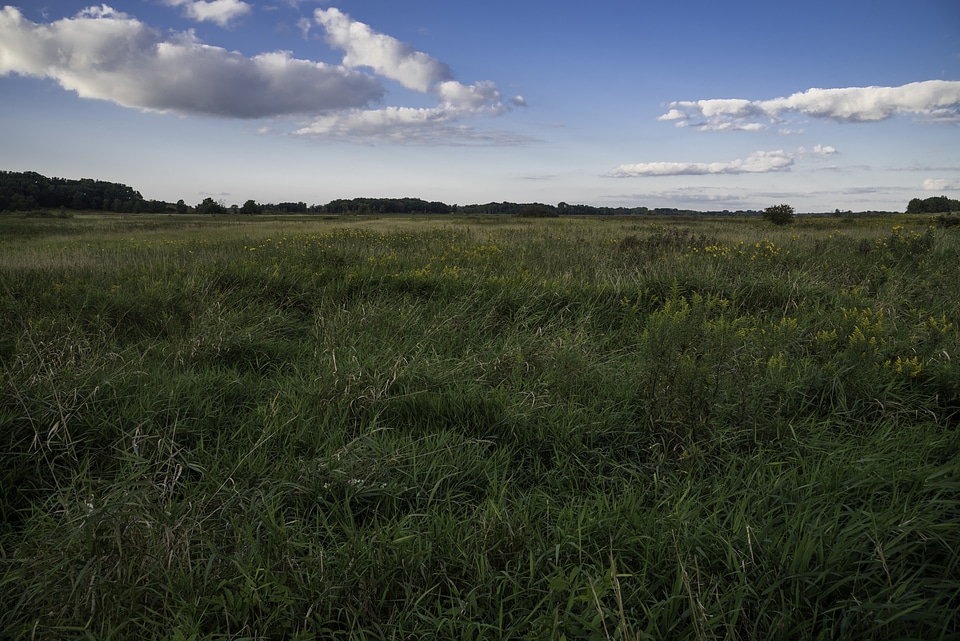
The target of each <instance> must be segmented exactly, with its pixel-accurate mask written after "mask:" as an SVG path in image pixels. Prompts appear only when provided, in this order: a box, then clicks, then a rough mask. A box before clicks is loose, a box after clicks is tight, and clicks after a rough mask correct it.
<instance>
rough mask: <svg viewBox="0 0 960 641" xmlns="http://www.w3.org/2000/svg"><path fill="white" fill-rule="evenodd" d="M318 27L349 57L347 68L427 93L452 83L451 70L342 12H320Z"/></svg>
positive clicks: (333, 44) (345, 58) (317, 11)
mask: <svg viewBox="0 0 960 641" xmlns="http://www.w3.org/2000/svg"><path fill="white" fill-rule="evenodd" d="M313 16H314V18H315V19H316V21H317V24H319V25H320V26H322V27H323V28H324V29H325V30H326V32H327V42H328V43H329V44H330V45H331V46H334V47H337V48H338V49H343V50H344V52H345V55H344V57H343V64H344V65H346V66H347V67H370V68H371V69H373V70H374V72H376V73H377V74H379V75H381V76H384V77H385V78H390V79H391V80H396V81H397V82H399V83H400V84H401V85H403V86H404V87H406V88H407V89H413V90H414V91H422V92H426V91H428V90H429V89H430V87H432V86H433V85H434V84H435V83H438V82H442V81H445V80H452V79H453V74H452V73H451V72H450V68H449V67H448V66H447V65H445V64H444V63H442V62H440V61H439V60H437V59H435V58H431V57H430V56H428V55H427V54H425V53H422V52H420V51H416V50H415V49H414V48H413V47H411V46H410V45H408V44H406V43H403V42H400V41H399V40H397V39H396V38H393V37H391V36H388V35H385V34H382V33H377V32H376V31H374V30H373V29H371V28H370V27H369V26H368V25H366V24H364V23H362V22H358V21H356V20H353V19H352V18H350V16H348V15H347V14H345V13H343V12H341V11H340V10H338V9H332V8H331V9H317V10H316V11H315V12H314V14H313Z"/></svg>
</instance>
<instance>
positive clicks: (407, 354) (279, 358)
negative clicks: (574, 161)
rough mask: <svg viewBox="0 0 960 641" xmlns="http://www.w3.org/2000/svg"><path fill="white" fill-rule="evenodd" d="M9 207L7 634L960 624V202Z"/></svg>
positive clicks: (1, 571)
mask: <svg viewBox="0 0 960 641" xmlns="http://www.w3.org/2000/svg"><path fill="white" fill-rule="evenodd" d="M934 222H935V221H934V219H931V218H929V217H927V216H923V215H912V216H906V215H903V216H878V217H872V218H868V217H864V218H853V217H851V218H840V217H838V218H812V219H804V218H801V219H798V220H797V222H796V223H795V224H793V225H788V226H783V227H774V226H772V225H770V224H769V223H765V222H764V221H762V220H760V219H759V218H756V219H752V218H751V219H706V218H703V219H698V218H689V219H680V218H659V219H658V218H616V219H614V218H593V219H576V218H559V219H541V220H535V219H520V218H505V217H495V216H488V217H473V218H471V217H455V216H446V217H406V218H403V217H381V218H377V217H355V218H350V217H326V218H322V217H307V216H303V217H286V218H283V217H249V218H243V219H240V218H227V217H221V218H210V217H208V218H201V217H188V216H162V215H154V216H148V215H143V216H128V217H125V218H120V217H116V216H109V215H79V216H76V217H73V218H64V219H58V218H26V217H23V216H22V215H14V214H4V215H2V216H0V328H2V331H0V364H2V369H0V376H2V378H0V563H2V565H0V630H3V631H5V634H6V635H7V636H6V637H4V633H0V638H25V639H26V638H37V639H371V640H372V639H571V640H572V639H596V640H608V639H632V640H639V639H696V640H702V639H744V640H746V639H757V640H767V639H841V638H842V639H928V640H929V639H958V638H960V617H958V614H957V611H958V610H960V433H958V426H960V227H949V228H948V227H945V226H943V227H942V226H937V225H935V224H934Z"/></svg>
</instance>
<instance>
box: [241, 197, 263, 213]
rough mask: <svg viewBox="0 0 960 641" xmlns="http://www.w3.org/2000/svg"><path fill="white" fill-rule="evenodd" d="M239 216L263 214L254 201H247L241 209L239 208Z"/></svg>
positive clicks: (261, 208)
mask: <svg viewBox="0 0 960 641" xmlns="http://www.w3.org/2000/svg"><path fill="white" fill-rule="evenodd" d="M240 213H241V214H260V213H263V207H261V206H260V205H258V204H257V201H255V200H248V201H247V202H245V203H243V207H241V208H240Z"/></svg>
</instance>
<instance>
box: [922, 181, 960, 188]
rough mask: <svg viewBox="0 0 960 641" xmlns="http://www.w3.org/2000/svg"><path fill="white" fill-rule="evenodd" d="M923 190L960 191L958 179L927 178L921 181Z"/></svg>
mask: <svg viewBox="0 0 960 641" xmlns="http://www.w3.org/2000/svg"><path fill="white" fill-rule="evenodd" d="M923 188H924V189H925V190H927V191H953V190H956V189H960V179H948V178H927V179H926V180H924V181H923Z"/></svg>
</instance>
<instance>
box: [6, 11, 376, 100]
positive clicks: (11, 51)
mask: <svg viewBox="0 0 960 641" xmlns="http://www.w3.org/2000/svg"><path fill="white" fill-rule="evenodd" d="M9 73H16V74H19V75H23V76H34V77H37V78H50V79H53V80H55V81H56V82H58V83H59V84H60V85H61V86H62V87H63V88H64V89H67V90H69V91H75V92H76V93H77V94H78V95H79V96H81V97H83V98H95V99H100V100H109V101H112V102H115V103H117V104H120V105H123V106H125V107H135V108H140V109H145V110H149V111H159V112H171V113H177V114H199V115H209V116H224V117H231V118H263V117H272V116H289V115H294V114H316V113H321V112H324V111H326V110H331V109H350V108H357V107H363V106H366V105H367V104H369V103H371V102H375V101H378V100H380V99H381V97H382V95H383V88H382V87H381V85H380V83H379V82H377V81H376V80H375V79H374V78H371V77H369V76H367V75H365V74H361V73H359V72H357V71H355V70H351V69H346V68H343V67H339V66H330V65H325V64H323V63H319V62H311V61H309V60H300V59H296V58H293V57H292V56H291V55H290V54H289V53H288V52H283V51H279V52H271V53H264V54H260V55H257V56H254V57H252V58H248V57H245V56H243V55H241V54H239V53H237V52H231V51H227V50H225V49H222V48H220V47H213V46H209V45H205V44H203V43H201V42H199V41H198V40H197V39H196V38H195V36H194V35H193V34H192V33H189V32H187V33H176V34H172V35H171V34H162V33H160V32H159V31H157V30H155V29H151V28H149V27H148V26H146V25H144V24H143V23H141V22H139V21H138V20H136V19H134V18H131V17H129V16H127V15H126V14H123V13H120V12H117V11H114V10H113V9H110V8H109V7H107V6H106V5H104V6H102V7H100V8H95V9H87V10H85V11H83V12H81V13H80V14H78V15H77V16H76V17H74V18H66V19H62V20H58V21H56V22H53V23H51V24H45V25H44V24H35V23H32V22H30V21H28V20H26V19H25V18H24V17H23V15H22V14H21V13H20V11H19V10H17V9H16V8H14V7H4V8H2V9H0V75H6V74H9Z"/></svg>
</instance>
